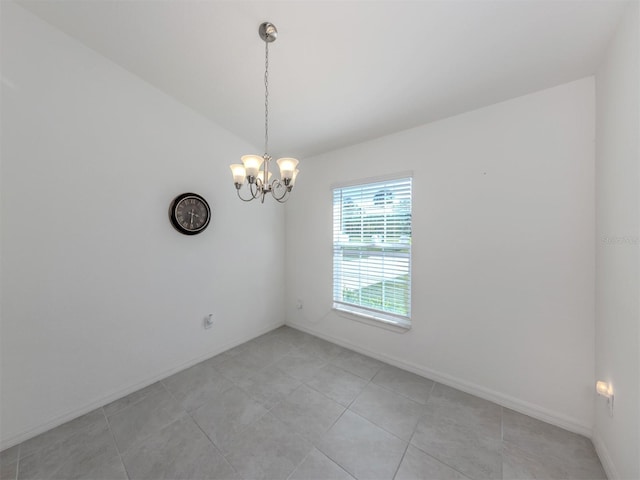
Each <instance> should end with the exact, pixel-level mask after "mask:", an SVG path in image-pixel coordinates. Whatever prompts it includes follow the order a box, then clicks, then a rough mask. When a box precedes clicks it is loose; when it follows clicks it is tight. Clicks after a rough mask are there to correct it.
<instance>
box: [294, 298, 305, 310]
mask: <svg viewBox="0 0 640 480" xmlns="http://www.w3.org/2000/svg"><path fill="white" fill-rule="evenodd" d="M303 306H304V305H303V304H302V300H300V299H298V302H297V303H296V308H297V309H298V310H302V307H303Z"/></svg>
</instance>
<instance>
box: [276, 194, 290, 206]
mask: <svg viewBox="0 0 640 480" xmlns="http://www.w3.org/2000/svg"><path fill="white" fill-rule="evenodd" d="M287 193H289V192H285V194H284V195H283V196H281V197H276V196H275V195H274V196H273V198H275V200H276V202H278V203H286V201H287V200H289V195H287Z"/></svg>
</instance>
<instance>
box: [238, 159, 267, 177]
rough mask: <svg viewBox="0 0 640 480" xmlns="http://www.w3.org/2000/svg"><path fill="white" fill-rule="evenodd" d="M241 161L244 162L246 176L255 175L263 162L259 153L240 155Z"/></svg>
mask: <svg viewBox="0 0 640 480" xmlns="http://www.w3.org/2000/svg"><path fill="white" fill-rule="evenodd" d="M240 160H242V163H243V164H244V169H245V172H246V175H247V177H257V176H258V171H259V170H260V167H261V166H262V162H264V158H262V157H261V156H260V155H243V156H242V157H240Z"/></svg>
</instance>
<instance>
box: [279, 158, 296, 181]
mask: <svg viewBox="0 0 640 480" xmlns="http://www.w3.org/2000/svg"><path fill="white" fill-rule="evenodd" d="M277 163H278V167H280V178H281V179H282V180H285V179H290V178H293V172H295V170H296V167H297V166H298V160H296V159H295V158H279V159H278V161H277Z"/></svg>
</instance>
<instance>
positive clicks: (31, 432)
mask: <svg viewBox="0 0 640 480" xmlns="http://www.w3.org/2000/svg"><path fill="white" fill-rule="evenodd" d="M282 325H284V323H283V322H280V323H277V324H274V325H270V326H269V327H266V328H262V329H260V330H258V331H256V332H254V333H252V334H250V335H245V336H243V337H240V338H237V339H235V340H234V341H232V342H230V343H227V344H225V345H224V346H222V347H220V348H217V349H215V350H212V351H210V352H207V353H205V354H204V355H200V356H198V357H196V358H193V359H191V360H189V361H187V362H184V363H182V364H180V365H178V366H176V367H174V368H170V369H168V370H164V371H162V372H160V373H158V374H157V375H154V376H152V377H148V378H145V379H144V380H141V381H139V382H136V383H135V384H133V385H128V386H126V387H123V388H121V389H118V390H117V391H115V392H113V393H111V394H109V395H105V396H103V397H100V398H98V399H96V400H94V401H93V402H90V403H88V404H86V405H83V406H82V407H80V408H74V409H72V410H70V411H68V412H66V413H64V414H62V415H59V416H57V417H55V418H52V419H51V420H49V421H47V422H44V423H42V424H40V425H38V426H36V427H32V428H30V429H28V430H26V431H24V432H22V433H19V434H17V435H13V436H12V437H9V438H6V439H3V440H2V442H1V443H0V451H3V450H6V449H7V448H10V447H13V446H14V445H17V444H19V443H22V442H24V441H25V440H29V439H30V438H33V437H35V436H37V435H40V434H41V433H44V432H46V431H48V430H51V429H52V428H55V427H58V426H60V425H62V424H63V423H67V422H68V421H70V420H73V419H74V418H78V417H80V416H82V415H84V414H86V413H89V412H91V411H93V410H95V409H96V408H100V407H102V406H104V405H107V404H108V403H111V402H113V401H114V400H118V399H119V398H122V397H125V396H127V395H129V394H130V393H133V392H135V391H137V390H140V389H141V388H144V387H148V386H149V385H151V384H153V383H156V382H158V381H160V380H163V379H165V378H167V377H170V376H171V375H173V374H174V373H178V372H180V371H182V370H185V369H187V368H189V367H192V366H193V365H195V364H197V363H200V362H202V361H204V360H207V359H208V358H211V357H214V356H216V355H219V354H220V353H222V352H226V351H227V350H229V349H231V348H233V347H236V346H238V345H240V344H242V343H245V342H248V341H249V340H252V339H254V338H256V337H259V336H260V335H262V334H264V333H267V332H270V331H271V330H273V329H275V328H278V327H280V326H282Z"/></svg>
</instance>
